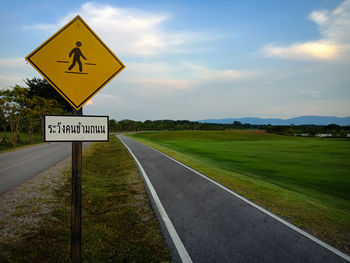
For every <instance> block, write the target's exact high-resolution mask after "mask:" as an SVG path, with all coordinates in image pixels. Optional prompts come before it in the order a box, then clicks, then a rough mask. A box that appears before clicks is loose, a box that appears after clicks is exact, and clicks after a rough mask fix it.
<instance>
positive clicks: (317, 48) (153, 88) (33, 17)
mask: <svg viewBox="0 0 350 263" xmlns="http://www.w3.org/2000/svg"><path fill="white" fill-rule="evenodd" d="M1 5H2V8H1V10H0V27H1V32H2V35H1V41H0V89H4V88H9V87H12V86H14V85H15V84H19V85H25V84H24V82H23V79H25V78H32V77H34V76H39V74H38V73H36V71H35V70H34V69H33V68H32V67H31V66H30V65H29V64H26V63H25V62H24V57H25V56H26V55H28V54H29V53H30V52H31V51H32V50H34V49H35V48H36V47H37V46H38V45H40V44H41V43H42V42H44V41H45V40H46V39H48V38H49V37H50V36H51V35H52V34H54V33H55V32H56V31H57V30H59V29H60V28H61V27H62V26H63V25H64V24H65V23H67V22H68V21H69V20H70V19H72V18H73V17H74V16H75V15H77V14H80V15H81V16H82V18H83V19H84V20H85V21H86V22H87V23H88V24H89V25H90V27H91V28H92V29H93V30H94V31H95V32H96V33H97V34H98V35H99V36H100V37H101V38H102V40H103V41H104V42H105V43H106V44H107V45H108V46H109V47H110V48H111V49H112V50H113V52H114V53H115V54H116V55H117V56H118V57H119V58H120V59H121V60H122V61H123V62H124V64H125V65H126V69H125V70H124V71H123V72H121V73H120V74H119V75H118V76H117V77H116V78H115V79H114V80H112V81H111V82H110V83H109V84H108V85H107V86H106V87H105V88H104V89H103V90H102V91H101V92H100V93H98V95H96V96H95V97H93V98H92V101H91V102H90V103H89V105H86V106H84V112H85V113H86V114H101V115H106V114H108V115H110V117H111V118H114V119H117V120H120V119H125V118H129V119H134V120H146V119H190V120H199V119H206V118H226V117H247V116H250V117H252V116H254V117H280V118H288V117H294V116H299V115H332V116H350V74H349V72H350V33H349V32H350V0H345V1H344V0H342V1H341V0H339V1H338V0H332V1H330V0H318V1H316V0H307V1H301V0H300V1H277V0H276V1H259V0H256V1H243V0H242V1H189V0H188V1H132V0H131V1H96V2H89V1H43V0H41V1H36V0H34V1H16V0H12V1H2V2H1Z"/></svg>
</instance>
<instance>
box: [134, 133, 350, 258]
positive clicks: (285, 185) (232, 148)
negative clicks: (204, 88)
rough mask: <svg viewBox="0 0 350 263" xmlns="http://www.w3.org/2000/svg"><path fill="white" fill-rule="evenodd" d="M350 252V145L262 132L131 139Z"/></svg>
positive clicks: (153, 136) (188, 134) (155, 135)
mask: <svg viewBox="0 0 350 263" xmlns="http://www.w3.org/2000/svg"><path fill="white" fill-rule="evenodd" d="M131 136H132V137H134V138H135V139H137V140H139V141H142V142H144V143H146V144H148V145H150V146H151V147H153V148H155V149H158V150H160V151H162V152H164V153H166V154H168V155H169V156H172V157H173V158H175V159H177V160H179V161H180V162H182V163H184V164H186V165H188V166H190V167H192V168H194V169H196V170H198V171H200V172H202V173H203V174H205V175H207V176H209V177H211V178H212V179H214V180H215V181H217V182H219V183H221V184H223V185H225V186H226V187H228V188H230V189H232V190H233V191H235V192H237V193H239V194H241V195H242V196H244V197H246V198H248V199H250V200H252V201H253V202H254V203H257V204H259V205H261V206H262V207H264V208H266V209H268V210H269V211H271V212H273V213H275V214H277V215H279V216H281V217H282V218H285V219H286V220H288V221H289V222H291V223H293V224H295V225H297V226H299V227H300V228H302V229H305V230H306V231H307V232H309V233H312V234H313V235H315V236H317V237H319V238H320V239H322V240H324V241H326V242H328V243H331V244H332V245H334V246H335V247H338V248H339V249H341V250H343V251H345V252H347V253H349V252H350V201H349V198H348V192H349V191H348V189H349V186H350V184H349V181H350V178H349V171H350V166H349V163H348V161H347V160H348V158H349V155H350V150H349V148H348V147H349V144H350V141H349V140H334V139H333V140H332V139H331V140H330V139H313V138H295V137H288V136H277V135H272V134H266V133H264V132H260V131H174V132H157V133H143V134H142V133H141V134H134V135H131Z"/></svg>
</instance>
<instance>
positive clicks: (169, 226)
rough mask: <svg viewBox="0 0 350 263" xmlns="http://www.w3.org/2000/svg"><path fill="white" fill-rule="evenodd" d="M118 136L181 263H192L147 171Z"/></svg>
mask: <svg viewBox="0 0 350 263" xmlns="http://www.w3.org/2000/svg"><path fill="white" fill-rule="evenodd" d="M117 137H118V138H119V140H120V141H121V142H122V143H123V145H124V146H125V148H126V149H128V151H129V152H130V154H131V156H132V157H133V158H134V160H135V162H136V164H137V166H138V167H139V170H140V172H141V174H142V177H143V179H144V180H145V182H146V185H147V187H148V189H149V192H150V193H151V195H152V198H153V201H154V203H155V205H156V207H157V209H158V212H159V214H160V216H161V217H162V220H163V222H164V224H165V227H166V229H167V231H168V233H169V235H170V238H171V240H172V242H173V243H174V245H175V248H176V250H177V252H178V254H179V256H180V258H181V261H182V262H183V263H192V259H191V257H190V255H189V254H188V252H187V250H186V248H185V246H184V244H183V243H182V241H181V239H180V237H179V235H178V234H177V232H176V230H175V228H174V226H173V223H172V222H171V220H170V218H169V217H168V214H167V213H166V211H165V209H164V207H163V205H162V203H161V201H160V199H159V197H158V195H157V192H156V190H155V189H154V187H153V185H152V183H151V181H150V180H149V178H148V176H147V173H146V172H145V170H144V169H143V167H142V165H141V163H140V162H139V160H138V159H137V158H136V156H135V155H134V153H133V152H132V151H131V149H130V148H129V147H128V146H127V145H126V144H125V143H124V142H123V140H122V139H121V138H120V137H119V136H117Z"/></svg>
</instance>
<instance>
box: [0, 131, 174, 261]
mask: <svg viewBox="0 0 350 263" xmlns="http://www.w3.org/2000/svg"><path fill="white" fill-rule="evenodd" d="M70 177H71V172H70V171H68V172H65V174H64V176H63V177H62V186H61V187H60V188H59V189H56V190H55V192H54V197H55V203H54V204H55V206H54V209H53V211H51V212H50V213H49V214H47V215H45V216H40V217H39V223H38V224H37V225H36V226H35V227H33V226H31V225H30V224H29V225H26V224H25V222H24V223H23V224H22V227H23V228H26V231H25V232H24V234H21V230H20V229H18V230H17V233H18V235H19V237H18V238H17V239H15V240H13V241H12V242H0V262H69V261H70ZM44 201H45V200H44ZM35 206H38V203H37V199H34V200H28V204H26V205H25V206H20V207H17V208H16V209H15V210H14V212H13V214H12V215H11V216H12V217H16V216H20V215H23V214H25V215H26V216H27V217H29V218H33V217H35V216H36V215H35V209H34V207H35ZM33 209H34V210H33ZM5 224H6V222H2V223H1V224H0V228H1V227H5ZM28 227H29V228H30V229H28ZM0 240H1V239H0ZM82 258H83V262H170V257H169V253H168V249H167V247H166V245H165V242H164V239H163V236H162V234H161V232H160V229H159V225H158V222H157V220H156V218H155V214H154V212H153V210H152V209H151V207H150V204H149V200H148V197H147V194H146V191H145V189H144V185H143V182H142V179H141V177H140V175H139V173H138V171H137V168H136V166H135V164H134V161H133V159H132V157H131V156H130V154H129V153H128V151H127V150H126V149H125V148H124V146H123V145H122V144H121V142H120V141H119V140H118V139H117V138H116V137H115V136H114V135H112V136H111V137H110V141H109V142H108V143H94V144H92V145H90V146H88V148H87V149H86V150H84V154H83V201H82Z"/></svg>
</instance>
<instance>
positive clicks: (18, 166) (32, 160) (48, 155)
mask: <svg viewBox="0 0 350 263" xmlns="http://www.w3.org/2000/svg"><path fill="white" fill-rule="evenodd" d="M71 154H72V143H67V142H59V143H50V144H41V145H38V146H33V147H30V148H25V149H22V150H17V151H12V152H6V153H0V195H1V194H3V193H5V192H7V191H9V190H10V189H12V188H13V187H15V186H18V185H20V184H22V183H24V182H25V181H27V180H28V179H30V178H32V177H33V176H35V175H38V174H39V173H41V172H43V171H45V170H46V169H48V168H50V167H51V166H53V165H55V164H56V163H58V162H60V161H62V160H63V159H65V158H67V157H69V156H70V155H71Z"/></svg>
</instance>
